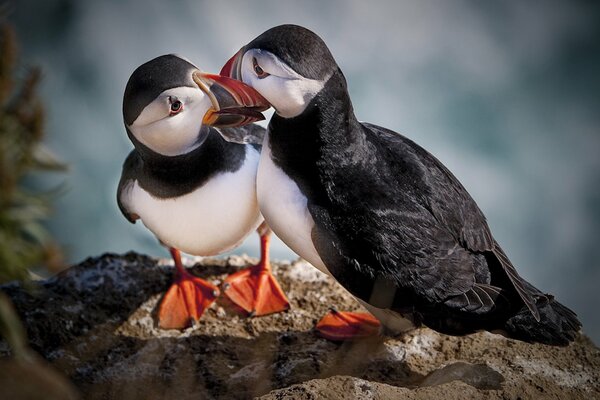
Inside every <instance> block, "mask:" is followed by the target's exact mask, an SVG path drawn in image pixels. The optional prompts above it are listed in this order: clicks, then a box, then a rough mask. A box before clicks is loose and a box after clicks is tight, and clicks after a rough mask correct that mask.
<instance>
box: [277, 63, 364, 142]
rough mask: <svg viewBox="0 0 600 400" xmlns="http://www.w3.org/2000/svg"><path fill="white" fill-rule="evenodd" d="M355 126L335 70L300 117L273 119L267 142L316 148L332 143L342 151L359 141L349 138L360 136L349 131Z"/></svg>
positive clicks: (341, 80)
mask: <svg viewBox="0 0 600 400" xmlns="http://www.w3.org/2000/svg"><path fill="white" fill-rule="evenodd" d="M358 124H359V122H358V120H357V119H356V116H355V115H354V108H353V107H352V101H351V100H350V96H349V94H348V87H347V85H346V79H345V78H344V75H343V73H342V71H341V70H340V69H339V68H338V70H337V71H336V72H335V73H334V74H333V75H332V76H331V77H330V78H329V79H328V80H327V82H326V83H325V86H324V87H323V89H322V90H321V91H320V92H319V93H318V94H317V95H316V96H315V97H314V98H313V99H312V100H311V101H310V103H309V104H308V106H307V107H306V109H305V110H304V111H303V112H302V114H300V115H298V116H296V117H293V118H284V117H281V116H279V115H278V114H274V115H273V117H272V118H271V122H270V124H269V138H270V141H271V142H273V141H277V142H282V141H284V142H288V143H289V144H291V143H290V142H296V141H302V142H304V143H306V142H307V141H308V142H313V144H314V145H317V146H323V145H326V144H327V143H332V142H335V143H336V146H340V147H343V146H345V145H351V144H352V143H353V142H355V141H356V140H362V139H363V137H354V136H352V135H353V134H354V133H356V134H360V133H361V130H360V129H349V127H353V126H355V125H358Z"/></svg>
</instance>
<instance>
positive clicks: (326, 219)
mask: <svg viewBox="0 0 600 400" xmlns="http://www.w3.org/2000/svg"><path fill="white" fill-rule="evenodd" d="M280 28H281V29H282V30H277V29H278V28H274V29H275V30H277V31H276V33H277V34H276V35H274V39H273V43H272V44H271V45H270V46H268V50H269V51H270V52H272V53H273V54H275V55H276V56H280V55H283V56H282V59H283V60H288V59H289V58H290V57H297V55H295V52H294V51H290V49H289V48H287V47H286V48H283V49H282V48H280V47H278V45H282V44H283V45H284V46H285V45H286V43H287V42H286V41H285V40H282V39H281V38H282V36H285V26H284V27H283V28H282V27H280ZM302 29H303V28H302ZM305 31H306V30H305ZM268 32H270V31H267V33H265V34H263V35H262V36H261V38H260V43H268V42H269V40H268V39H269V37H268ZM306 32H310V31H306ZM310 34H311V35H312V38H311V41H310V43H309V44H308V45H306V44H303V43H301V42H300V43H299V44H295V45H294V46H292V47H293V48H296V47H298V46H300V47H302V48H305V49H307V51H309V53H318V54H323V53H324V52H325V51H324V50H322V49H321V50H319V51H316V50H314V49H312V47H313V46H317V47H322V48H323V47H324V48H325V49H326V46H325V44H324V43H323V42H322V41H321V40H320V38H318V36H316V35H314V34H312V33H310ZM315 38H316V39H315ZM255 42H256V41H255ZM255 42H252V43H251V44H250V45H249V46H247V48H253V47H255V46H256V43H255ZM264 48H267V46H265V47H264ZM294 62H295V64H291V66H292V67H294V68H295V69H296V70H297V71H299V72H300V70H299V68H298V65H302V62H303V60H302V58H301V57H300V58H299V59H295V61H294ZM325 62H326V60H325ZM333 63H334V65H333V66H334V72H333V75H332V76H331V77H330V78H329V79H328V81H327V82H326V84H325V87H324V88H323V89H322V90H321V91H320V92H319V93H318V94H317V95H316V96H315V97H314V98H313V99H312V101H311V102H310V103H309V104H308V106H307V108H306V109H305V110H304V112H303V113H302V114H300V115H299V116H297V117H294V118H283V117H281V116H279V115H277V114H275V115H274V116H273V118H272V119H271V122H270V125H269V132H270V133H269V146H270V147H271V152H272V159H273V161H274V162H275V164H276V165H277V166H278V167H279V168H281V169H282V170H283V171H284V172H285V173H286V174H287V175H288V176H289V177H290V178H291V179H293V180H294V181H295V182H296V184H297V185H298V187H299V189H300V190H301V192H302V193H303V194H304V195H305V196H306V198H307V207H308V210H309V212H310V214H311V216H312V218H313V220H314V223H315V226H314V228H313V231H312V239H313V243H314V245H315V248H316V249H317V252H318V253H319V256H320V257H321V259H322V260H323V262H324V263H325V265H326V267H327V268H328V269H329V271H330V272H331V274H332V275H333V276H334V277H335V278H336V279H337V280H338V282H340V283H341V284H342V285H343V286H344V287H345V288H346V289H347V290H349V291H350V292H351V293H352V294H353V295H355V296H356V297H358V298H360V299H362V300H364V301H366V302H367V303H369V304H371V305H373V306H375V307H378V308H387V309H392V310H394V311H397V312H399V313H400V314H402V315H403V316H404V317H407V318H409V319H411V320H412V321H413V322H415V323H416V324H419V323H424V324H425V325H427V326H429V327H431V328H433V329H436V330H438V331H440V332H444V333H448V334H465V333H469V332H473V331H476V330H481V329H486V330H503V331H505V332H506V333H507V334H508V336H511V337H515V338H518V339H521V340H525V341H532V342H541V343H546V344H554V345H566V344H568V343H569V342H570V341H572V340H573V339H574V337H575V335H576V333H577V331H578V330H579V328H580V326H581V324H580V322H579V321H578V320H577V318H576V316H575V314H574V313H573V312H572V311H571V310H569V309H568V308H566V307H565V306H563V305H562V304H560V303H558V302H557V301H555V300H554V299H553V297H552V296H550V295H546V294H543V293H542V292H540V291H539V290H538V289H536V288H535V287H533V286H532V285H530V284H529V283H527V282H526V281H525V280H523V279H522V278H521V277H520V276H519V275H518V273H517V271H516V270H515V268H514V266H513V265H512V264H511V262H510V260H509V259H508V257H507V256H506V254H505V253H504V252H503V250H502V249H501V248H500V246H499V245H498V243H497V242H496V241H495V240H494V238H493V236H492V234H491V232H490V229H489V227H488V225H487V222H486V219H485V217H484V215H483V213H482V212H481V210H480V209H479V207H478V206H477V204H476V203H475V201H474V200H473V199H472V198H471V196H470V195H469V194H468V192H467V191H466V190H465V188H464V187H463V186H462V185H461V184H460V182H459V181H458V180H457V179H456V178H455V177H454V176H453V175H452V173H450V171H448V169H447V168H445V167H444V166H443V165H442V163H440V162H439V161H438V160H437V159H436V158H435V157H434V156H432V155H431V154H430V153H428V152H427V151H426V150H424V149H423V148H421V147H420V146H418V145H417V144H415V143H414V142H413V141H411V140H409V139H407V138H405V137H404V136H402V135H399V134H398V133H395V132H393V131H390V130H388V129H385V128H382V127H379V126H376V125H372V124H367V123H360V122H359V121H358V120H357V119H356V117H355V116H354V112H353V108H352V104H351V101H350V98H349V95H348V91H347V86H346V81H345V78H344V76H343V74H342V72H341V70H339V68H338V67H337V65H336V64H335V62H334V61H333ZM329 67H331V65H330V66H329Z"/></svg>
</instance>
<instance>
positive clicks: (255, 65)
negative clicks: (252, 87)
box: [252, 57, 269, 79]
mask: <svg viewBox="0 0 600 400" xmlns="http://www.w3.org/2000/svg"><path fill="white" fill-rule="evenodd" d="M252 67H253V68H254V73H255V74H256V76H257V77H258V78H259V79H263V78H266V77H267V76H269V73H267V72H265V70H264V69H262V68H261V66H260V65H258V62H257V61H256V57H252Z"/></svg>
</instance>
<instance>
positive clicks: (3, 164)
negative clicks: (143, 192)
mask: <svg viewBox="0 0 600 400" xmlns="http://www.w3.org/2000/svg"><path fill="white" fill-rule="evenodd" d="M0 24H1V25H0V283H2V282H6V281H10V280H14V279H20V280H22V279H26V278H27V277H28V269H29V268H31V267H34V266H40V265H45V266H47V267H50V268H52V267H53V266H55V265H56V264H58V263H60V261H59V260H60V251H59V250H58V247H57V246H56V244H55V243H54V242H53V240H52V238H51V237H50V235H49V234H48V232H47V231H46V229H44V226H43V221H44V220H45V219H46V218H47V217H48V215H49V213H50V211H51V209H50V202H51V200H52V198H53V195H52V194H51V193H40V192H36V191H32V190H28V189H27V188H26V185H25V183H24V182H25V179H26V178H27V177H28V176H30V175H31V173H32V172H36V171H50V170H61V169H64V166H63V165H62V164H60V163H59V162H58V161H57V160H56V159H55V158H54V157H53V156H52V155H51V153H50V152H49V151H48V150H46V149H45V148H44V146H43V145H42V143H41V140H42V137H43V134H44V111H43V108H42V104H41V102H40V99H39V98H38V96H37V93H36V92H37V85H38V82H39V79H40V72H39V70H37V69H32V70H30V71H28V72H27V74H26V75H25V76H24V77H23V78H22V79H18V78H16V77H15V76H16V68H15V65H16V60H17V46H16V40H15V34H14V31H13V30H12V28H11V27H10V26H8V25H7V24H2V23H1V22H0Z"/></svg>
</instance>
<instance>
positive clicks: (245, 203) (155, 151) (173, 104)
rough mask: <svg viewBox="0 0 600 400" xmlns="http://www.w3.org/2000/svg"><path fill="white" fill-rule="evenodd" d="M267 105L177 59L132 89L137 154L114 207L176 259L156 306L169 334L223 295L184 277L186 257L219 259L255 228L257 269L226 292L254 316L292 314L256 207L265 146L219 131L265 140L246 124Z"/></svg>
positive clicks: (137, 76)
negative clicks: (273, 271)
mask: <svg viewBox="0 0 600 400" xmlns="http://www.w3.org/2000/svg"><path fill="white" fill-rule="evenodd" d="M268 107H269V105H268V103H267V102H266V101H265V99H264V98H263V97H262V96H260V95H259V94H258V93H257V92H256V91H255V90H253V89H252V88H250V87H248V86H246V85H244V84H243V83H241V82H239V81H236V80H233V79H231V78H227V77H222V76H219V75H212V74H207V73H204V72H202V71H200V70H199V69H198V68H197V67H196V66H194V65H193V64H191V63H190V62H189V61H187V60H186V59H183V58H181V57H179V56H176V55H164V56H161V57H157V58H155V59H153V60H151V61H149V62H147V63H145V64H143V65H141V66H140V67H138V68H137V69H136V70H135V71H134V72H133V74H132V75H131V77H130V78H129V81H128V82H127V86H126V89H125V94H124V98H123V119H124V122H125V128H126V130H127V135H128V136H129V139H130V140H131V141H132V142H133V144H134V146H135V149H134V150H133V151H132V152H131V153H130V154H129V156H128V157H127V159H126V161H125V163H124V165H123V172H122V176H121V180H120V182H119V187H118V192H117V202H118V204H119V208H120V209H121V211H122V213H123V215H125V217H126V218H127V219H128V220H129V221H130V222H132V223H134V222H135V221H136V220H137V219H140V220H141V221H142V222H143V224H144V225H145V226H146V227H147V228H148V229H149V230H150V231H152V232H153V233H154V234H155V235H156V237H157V238H158V239H159V240H160V242H161V243H163V244H164V245H165V246H167V247H169V249H170V252H171V255H172V256H173V260H174V262H175V266H176V268H177V273H176V276H175V280H174V283H173V285H172V286H171V288H170V289H169V290H168V292H167V293H166V295H165V297H164V299H163V300H162V302H161V305H160V308H159V325H160V326H161V327H163V328H175V329H180V328H184V327H186V326H188V325H189V324H190V323H191V322H192V321H196V320H198V319H199V318H200V317H201V316H202V314H203V313H204V310H205V309H206V308H207V307H209V306H210V304H211V303H212V302H213V301H214V300H215V298H216V296H218V294H219V290H218V288H217V287H216V286H214V285H213V284H212V283H210V282H207V281H205V280H202V279H200V278H198V277H195V276H193V275H191V274H190V273H188V272H187V271H186V270H185V268H184V267H183V265H182V263H181V256H180V250H181V251H183V252H185V253H188V254H193V255H200V256H205V255H216V254H219V253H221V252H224V251H227V250H229V249H232V248H234V247H236V246H237V245H239V244H240V243H241V242H242V241H243V240H244V238H245V237H246V236H247V235H248V234H250V233H251V232H252V231H254V230H255V229H257V228H258V232H259V234H260V237H261V260H260V263H259V264H258V265H256V266H254V267H251V268H248V269H245V270H242V271H240V272H238V273H236V274H233V275H230V276H229V277H228V278H227V280H226V282H225V285H224V288H225V293H226V294H227V295H228V297H229V298H230V299H231V300H232V301H233V302H234V303H236V304H237V305H239V306H240V307H242V308H243V309H244V310H246V311H247V312H248V313H250V314H253V315H264V314H269V313H273V312H278V311H282V310H285V309H287V308H288V307H289V303H288V300H287V298H286V296H285V294H284V293H283V291H282V290H281V288H280V286H279V284H278V283H277V281H276V280H275V278H274V277H273V276H272V275H271V272H270V265H269V258H268V245H269V234H270V230H269V229H268V226H266V224H264V223H262V224H261V222H262V221H263V218H262V216H261V215H260V211H259V209H258V204H257V201H256V170H257V167H258V160H259V156H260V146H256V145H252V144H244V145H240V144H236V143H231V142H228V141H226V140H224V139H223V137H221V135H220V133H219V132H222V131H227V132H228V136H231V137H236V135H237V136H240V137H242V136H243V137H244V138H245V139H248V138H250V140H246V142H247V143H248V142H252V141H253V140H251V139H252V138H253V137H254V139H256V138H260V139H262V136H263V135H264V129H263V128H261V127H260V126H258V125H254V124H253V125H246V126H241V125H245V124H250V123H252V122H255V121H258V120H261V119H263V116H262V114H261V113H260V112H261V111H264V110H266V109H267V108H268ZM238 126H239V127H238ZM215 128H220V129H222V131H219V132H218V131H217V130H216V129H215Z"/></svg>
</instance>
